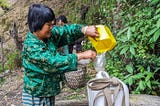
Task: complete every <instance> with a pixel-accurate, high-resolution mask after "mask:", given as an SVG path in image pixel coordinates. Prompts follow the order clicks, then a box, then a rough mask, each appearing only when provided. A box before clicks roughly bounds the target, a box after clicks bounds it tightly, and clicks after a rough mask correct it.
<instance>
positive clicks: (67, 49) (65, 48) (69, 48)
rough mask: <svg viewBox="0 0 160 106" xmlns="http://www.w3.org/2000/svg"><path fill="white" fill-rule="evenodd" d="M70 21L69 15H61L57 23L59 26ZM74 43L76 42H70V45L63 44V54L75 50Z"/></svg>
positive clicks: (61, 49)
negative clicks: (68, 19)
mask: <svg viewBox="0 0 160 106" xmlns="http://www.w3.org/2000/svg"><path fill="white" fill-rule="evenodd" d="M67 23H68V21H67V17H66V16H65V15H60V16H59V17H58V18H57V25H59V26H63V25H65V24H67ZM73 45H74V44H69V45H65V46H63V47H62V48H60V51H61V52H62V53H63V54H69V53H72V51H73Z"/></svg>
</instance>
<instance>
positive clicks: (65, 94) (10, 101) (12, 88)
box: [0, 69, 87, 106]
mask: <svg viewBox="0 0 160 106" xmlns="http://www.w3.org/2000/svg"><path fill="white" fill-rule="evenodd" d="M2 81H3V83H2ZM22 88H23V71H22V70H21V69H19V70H15V71H14V72H13V71H12V73H9V74H8V75H7V76H5V77H4V78H3V79H2V78H1V79H0V106H21V102H22V101H21V97H22V96H21V95H22ZM75 99H76V100H86V99H87V90H86V86H84V87H82V88H78V89H71V88H69V87H68V86H67V85H64V86H63V89H62V90H61V93H60V94H59V95H57V96H56V101H60V100H75Z"/></svg>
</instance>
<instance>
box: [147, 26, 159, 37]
mask: <svg viewBox="0 0 160 106" xmlns="http://www.w3.org/2000/svg"><path fill="white" fill-rule="evenodd" d="M157 29H158V28H157V27H156V28H154V29H152V30H151V31H149V33H148V36H150V35H152V34H154V33H155V32H156V31H157Z"/></svg>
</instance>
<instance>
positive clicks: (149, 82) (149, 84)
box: [147, 81, 152, 89]
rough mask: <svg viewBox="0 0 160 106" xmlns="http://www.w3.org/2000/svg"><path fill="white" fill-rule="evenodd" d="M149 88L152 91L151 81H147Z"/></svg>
mask: <svg viewBox="0 0 160 106" xmlns="http://www.w3.org/2000/svg"><path fill="white" fill-rule="evenodd" d="M147 86H148V87H149V88H150V89H152V87H151V81H147Z"/></svg>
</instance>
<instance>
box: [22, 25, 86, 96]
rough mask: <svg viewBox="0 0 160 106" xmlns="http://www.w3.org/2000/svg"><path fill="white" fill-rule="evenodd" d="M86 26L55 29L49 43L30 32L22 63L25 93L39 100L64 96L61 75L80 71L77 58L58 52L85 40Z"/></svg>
mask: <svg viewBox="0 0 160 106" xmlns="http://www.w3.org/2000/svg"><path fill="white" fill-rule="evenodd" d="M81 29H82V25H78V24H72V25H65V26H63V27H57V26H55V27H53V29H52V31H51V37H50V38H49V39H46V42H43V41H41V40H39V39H38V38H37V37H36V36H34V35H33V34H32V33H31V32H29V33H28V34H27V36H26V39H25V41H24V46H23V51H22V60H23V66H24V69H25V70H24V90H25V92H27V93H29V94H31V95H33V96H36V97H50V96H55V95H57V94H59V93H60V85H59V82H60V74H63V73H65V72H67V71H73V70H76V68H77V56H76V55H75V54H67V55H60V54H59V53H58V52H57V49H58V48H59V47H61V46H64V45H66V44H69V43H73V42H74V41H76V40H77V39H78V38H81V37H83V36H84V34H83V33H82V32H81Z"/></svg>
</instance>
